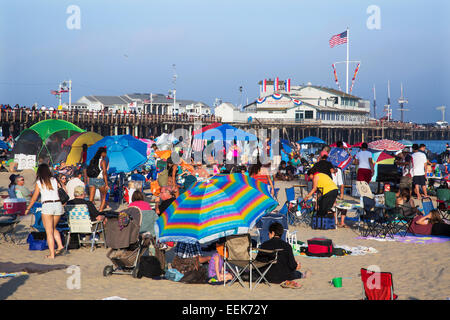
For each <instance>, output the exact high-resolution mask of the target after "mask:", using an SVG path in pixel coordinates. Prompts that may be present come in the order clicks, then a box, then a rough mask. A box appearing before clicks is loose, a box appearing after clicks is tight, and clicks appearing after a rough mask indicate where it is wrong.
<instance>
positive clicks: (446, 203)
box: [436, 188, 450, 220]
mask: <svg viewBox="0 0 450 320" xmlns="http://www.w3.org/2000/svg"><path fill="white" fill-rule="evenodd" d="M436 197H437V200H436V201H437V203H438V210H439V212H440V214H441V216H442V218H443V219H446V220H450V189H442V188H439V189H436Z"/></svg>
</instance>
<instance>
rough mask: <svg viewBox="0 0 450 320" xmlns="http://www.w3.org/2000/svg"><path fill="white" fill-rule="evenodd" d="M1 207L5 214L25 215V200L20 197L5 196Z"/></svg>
mask: <svg viewBox="0 0 450 320" xmlns="http://www.w3.org/2000/svg"><path fill="white" fill-rule="evenodd" d="M3 209H4V210H5V214H17V215H20V216H23V215H25V210H27V200H25V199H21V198H17V199H11V198H7V199H5V200H4V201H3Z"/></svg>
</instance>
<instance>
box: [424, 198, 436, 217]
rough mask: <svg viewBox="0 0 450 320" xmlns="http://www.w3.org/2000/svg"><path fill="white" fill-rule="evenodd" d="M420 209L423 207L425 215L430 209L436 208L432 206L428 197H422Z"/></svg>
mask: <svg viewBox="0 0 450 320" xmlns="http://www.w3.org/2000/svg"><path fill="white" fill-rule="evenodd" d="M425 200H426V201H425ZM422 209H423V215H424V216H426V215H427V214H429V213H430V212H431V211H432V210H435V209H436V208H435V207H434V205H433V201H431V199H430V198H422Z"/></svg>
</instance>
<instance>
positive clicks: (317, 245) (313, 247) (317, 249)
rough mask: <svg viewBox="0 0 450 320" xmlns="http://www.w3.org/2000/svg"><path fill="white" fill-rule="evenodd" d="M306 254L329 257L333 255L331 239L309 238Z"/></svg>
mask: <svg viewBox="0 0 450 320" xmlns="http://www.w3.org/2000/svg"><path fill="white" fill-rule="evenodd" d="M306 255H307V256H311V257H331V256H332V255H333V241H332V240H331V239H326V238H312V239H309V240H308V250H307V251H306Z"/></svg>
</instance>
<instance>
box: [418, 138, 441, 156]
mask: <svg viewBox="0 0 450 320" xmlns="http://www.w3.org/2000/svg"><path fill="white" fill-rule="evenodd" d="M412 143H417V144H421V143H423V144H425V145H426V146H427V149H428V150H430V151H431V152H433V153H438V154H439V153H442V152H444V151H445V145H446V144H447V143H450V141H446V140H413V141H412Z"/></svg>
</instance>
